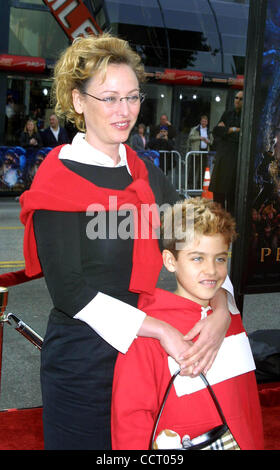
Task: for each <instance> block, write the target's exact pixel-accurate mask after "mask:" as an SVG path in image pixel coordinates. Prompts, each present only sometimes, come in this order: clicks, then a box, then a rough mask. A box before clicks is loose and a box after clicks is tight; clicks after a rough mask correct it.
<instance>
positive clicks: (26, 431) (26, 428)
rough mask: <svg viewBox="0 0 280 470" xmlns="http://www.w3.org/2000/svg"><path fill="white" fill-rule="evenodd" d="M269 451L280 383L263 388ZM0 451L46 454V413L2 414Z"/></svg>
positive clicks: (278, 414) (278, 430)
mask: <svg viewBox="0 0 280 470" xmlns="http://www.w3.org/2000/svg"><path fill="white" fill-rule="evenodd" d="M259 392H260V401H261V406H262V413H263V424H264V437H265V450H280V383H279V382H276V383H270V384H259ZM0 436H1V439H0V450H42V449H43V447H44V445H43V430H42V409H41V408H30V409H19V410H13V409H11V410H7V411H0Z"/></svg>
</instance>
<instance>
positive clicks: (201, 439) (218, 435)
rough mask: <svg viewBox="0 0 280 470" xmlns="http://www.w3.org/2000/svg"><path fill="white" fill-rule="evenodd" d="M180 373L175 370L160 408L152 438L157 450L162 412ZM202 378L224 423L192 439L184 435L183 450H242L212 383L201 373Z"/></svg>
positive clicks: (153, 446)
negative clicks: (229, 425) (157, 437)
mask: <svg viewBox="0 0 280 470" xmlns="http://www.w3.org/2000/svg"><path fill="white" fill-rule="evenodd" d="M179 374H180V369H179V370H178V371H177V372H175V374H174V375H173V376H172V377H171V380H170V382H169V384H168V387H167V390H166V392H165V395H164V398H163V401H162V405H161V407H160V410H159V413H158V416H157V419H156V422H155V425H154V430H153V435H152V439H151V446H150V448H151V449H152V450H155V449H157V448H158V446H157V444H156V443H155V436H156V431H157V427H158V423H159V420H160V417H161V414H162V412H163V409H164V406H165V403H166V400H167V397H168V394H169V392H170V389H171V387H172V385H173V382H174V380H175V379H176V377H177V375H179ZM200 378H201V379H202V380H203V382H204V383H205V385H206V387H207V389H208V391H209V393H210V395H211V398H212V400H213V402H214V404H215V406H216V409H217V411H218V413H219V416H220V418H221V420H222V423H223V424H221V425H220V426H216V427H215V428H213V429H210V430H209V431H207V432H206V433H204V434H201V435H200V436H197V437H194V438H192V439H190V437H189V436H187V435H186V436H184V437H183V439H182V449H181V450H241V449H240V447H239V445H238V444H237V442H236V440H235V439H234V437H233V435H232V433H231V432H230V429H229V427H228V425H227V422H226V419H225V417H224V414H223V412H222V409H221V407H220V404H219V402H218V400H217V397H216V395H215V393H214V391H213V389H212V387H211V385H210V384H209V382H208V380H207V379H206V377H205V375H203V374H200ZM171 434H172V431H171ZM174 434H175V433H174Z"/></svg>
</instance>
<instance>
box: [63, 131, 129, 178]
mask: <svg viewBox="0 0 280 470" xmlns="http://www.w3.org/2000/svg"><path fill="white" fill-rule="evenodd" d="M119 156H120V162H119V163H118V164H117V165H114V162H113V160H112V158H111V157H109V156H108V155H106V153H103V152H101V151H100V150H97V149H96V148H94V147H93V146H92V145H90V144H89V143H88V142H87V141H86V140H85V134H84V133H82V132H78V133H77V134H76V135H75V137H74V139H73V140H72V144H67V145H64V146H63V147H62V149H61V150H60V152H59V159H61V160H63V159H65V160H72V161H75V162H78V163H86V164H88V165H97V166H104V167H114V168H117V167H121V166H126V167H127V171H128V172H129V174H130V175H131V172H130V169H129V167H128V164H127V158H126V148H125V146H124V145H123V144H120V147H119Z"/></svg>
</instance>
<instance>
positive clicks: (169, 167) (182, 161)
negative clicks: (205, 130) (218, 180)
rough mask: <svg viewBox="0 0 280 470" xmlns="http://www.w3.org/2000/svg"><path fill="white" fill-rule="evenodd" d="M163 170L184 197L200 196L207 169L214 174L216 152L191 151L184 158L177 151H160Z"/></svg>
mask: <svg viewBox="0 0 280 470" xmlns="http://www.w3.org/2000/svg"><path fill="white" fill-rule="evenodd" d="M159 154H160V160H161V165H160V167H161V169H162V170H163V172H164V173H165V175H166V176H167V177H169V178H170V180H171V182H172V184H174V186H175V187H176V190H177V191H178V192H179V193H180V194H183V195H184V196H200V195H201V194H202V191H203V181H204V173H205V168H206V167H209V169H210V174H211V173H212V168H213V162H214V157H215V152H208V151H199V152H197V151H191V152H187V153H186V155H185V157H182V156H181V154H180V152H178V151H176V150H172V151H167V150H160V151H159Z"/></svg>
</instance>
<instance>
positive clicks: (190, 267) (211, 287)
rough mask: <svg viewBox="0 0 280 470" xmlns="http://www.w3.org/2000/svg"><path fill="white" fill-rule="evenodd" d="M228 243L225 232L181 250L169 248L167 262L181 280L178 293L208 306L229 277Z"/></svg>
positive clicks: (199, 239)
mask: <svg viewBox="0 0 280 470" xmlns="http://www.w3.org/2000/svg"><path fill="white" fill-rule="evenodd" d="M228 249H229V247H228V244H227V243H226V241H225V239H224V237H223V236H222V235H221V234H216V235H212V236H206V235H202V236H200V237H198V238H196V239H195V240H194V242H193V243H191V244H189V245H187V246H186V247H185V248H184V249H183V250H181V251H179V252H178V257H177V260H176V259H175V257H174V256H173V254H172V253H170V251H168V250H164V252H163V261H164V265H165V267H166V268H167V269H168V271H171V272H174V273H175V276H176V279H177V290H176V292H175V294H177V295H180V296H181V297H185V298H187V299H189V300H192V301H194V302H196V303H199V304H200V305H202V306H203V307H206V306H207V305H208V303H209V300H210V299H211V298H212V297H213V296H214V295H215V294H216V292H217V291H218V290H219V289H220V287H221V286H222V284H223V282H224V280H225V278H226V276H227V259H228Z"/></svg>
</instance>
